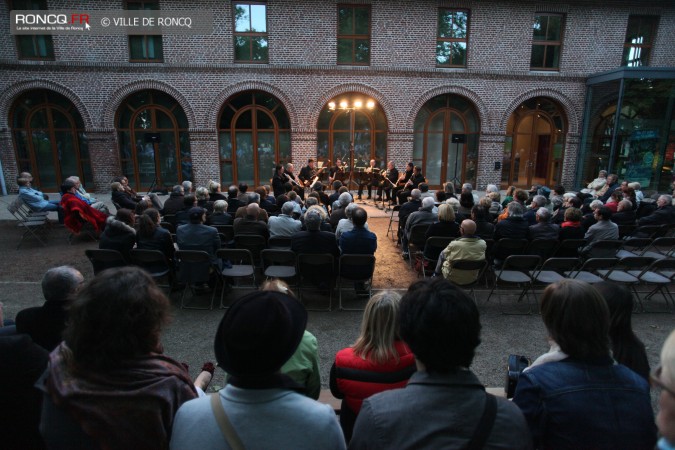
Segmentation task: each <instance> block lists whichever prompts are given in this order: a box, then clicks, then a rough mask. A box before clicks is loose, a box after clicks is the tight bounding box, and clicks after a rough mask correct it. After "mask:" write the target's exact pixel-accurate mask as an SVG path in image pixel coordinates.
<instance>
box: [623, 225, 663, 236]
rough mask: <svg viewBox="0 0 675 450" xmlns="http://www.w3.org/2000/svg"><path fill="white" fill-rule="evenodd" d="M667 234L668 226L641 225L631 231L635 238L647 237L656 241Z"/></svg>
mask: <svg viewBox="0 0 675 450" xmlns="http://www.w3.org/2000/svg"><path fill="white" fill-rule="evenodd" d="M667 232H668V225H642V226H639V227H637V228H636V229H635V230H634V231H633V234H632V235H633V236H636V237H649V238H652V239H656V238H658V237H663V236H665V234H666V233H667Z"/></svg>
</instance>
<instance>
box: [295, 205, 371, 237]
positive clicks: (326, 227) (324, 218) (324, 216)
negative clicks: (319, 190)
mask: <svg viewBox="0 0 675 450" xmlns="http://www.w3.org/2000/svg"><path fill="white" fill-rule="evenodd" d="M310 199H311V197H309V198H308V199H307V200H308V201H310ZM350 204H351V203H350ZM310 211H317V212H318V213H319V215H320V216H321V228H320V229H321V231H328V232H329V233H331V234H333V227H331V226H330V222H329V221H328V213H327V212H326V209H325V207H323V206H319V205H311V206H309V207H308V208H307V211H305V215H304V216H302V217H301V220H302V221H303V223H302V228H300V229H301V230H303V231H304V230H307V227H305V223H304V220H305V217H306V216H307V213H308V212H310ZM293 217H295V214H293ZM342 220H344V219H341V221H342ZM338 225H339V224H338ZM367 225H368V224H366V226H367Z"/></svg>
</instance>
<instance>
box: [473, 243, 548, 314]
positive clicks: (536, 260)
mask: <svg viewBox="0 0 675 450" xmlns="http://www.w3.org/2000/svg"><path fill="white" fill-rule="evenodd" d="M502 240H503V239H502ZM540 263H541V258H540V257H539V256H536V255H513V256H509V257H507V258H506V259H505V260H504V263H503V264H502V267H501V269H499V271H497V272H496V273H495V283H494V286H493V287H492V290H491V291H490V294H489V295H488V298H487V300H486V303H487V302H489V301H490V298H491V297H492V294H493V293H494V291H495V290H496V289H499V287H500V285H503V286H504V287H506V286H514V285H515V286H520V287H521V290H520V295H519V296H518V302H520V301H522V299H523V297H526V296H527V293H528V292H529V290H530V288H531V287H532V281H533V280H532V275H531V274H532V272H533V271H534V270H536V269H537V267H538V266H539V264H540ZM499 304H500V305H501V298H500V301H499ZM502 314H521V313H507V312H504V311H502ZM525 314H532V306H531V305H530V306H529V310H528V312H527V313H525Z"/></svg>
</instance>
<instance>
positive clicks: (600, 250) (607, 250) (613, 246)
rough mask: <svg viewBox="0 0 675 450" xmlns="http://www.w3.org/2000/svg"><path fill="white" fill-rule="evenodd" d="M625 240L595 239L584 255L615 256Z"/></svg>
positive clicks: (595, 256) (586, 256) (597, 256)
mask: <svg viewBox="0 0 675 450" xmlns="http://www.w3.org/2000/svg"><path fill="white" fill-rule="evenodd" d="M623 244H624V241H622V240H619V239H606V240H602V241H593V242H591V243H590V244H589V245H588V250H586V251H585V254H584V255H583V256H584V257H585V258H615V257H616V254H617V252H618V251H619V250H621V247H623Z"/></svg>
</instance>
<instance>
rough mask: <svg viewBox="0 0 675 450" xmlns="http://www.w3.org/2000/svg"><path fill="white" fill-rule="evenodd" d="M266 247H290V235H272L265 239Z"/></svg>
mask: <svg viewBox="0 0 675 450" xmlns="http://www.w3.org/2000/svg"><path fill="white" fill-rule="evenodd" d="M267 247H268V248H276V249H282V250H290V249H291V237H290V236H274V237H271V238H269V240H268V241H267Z"/></svg>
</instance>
